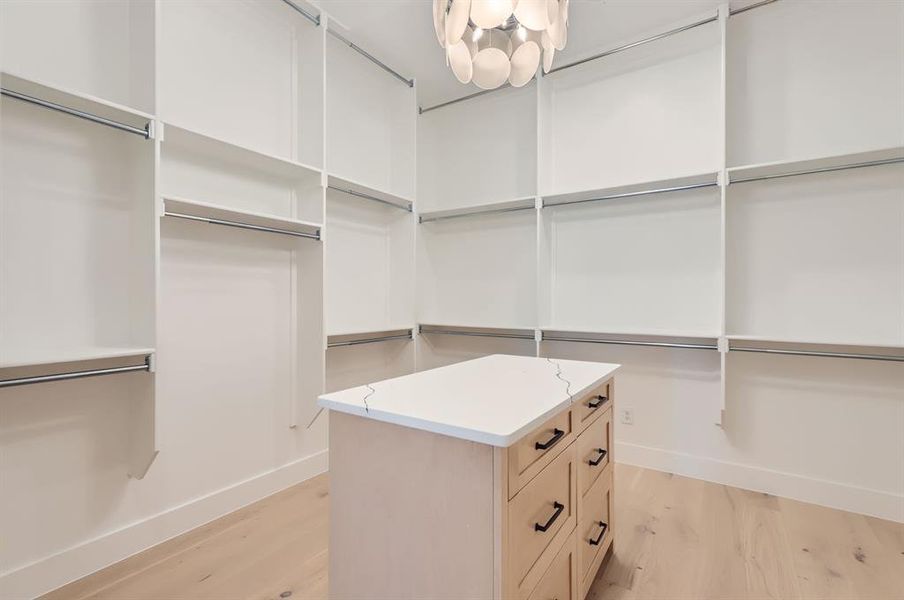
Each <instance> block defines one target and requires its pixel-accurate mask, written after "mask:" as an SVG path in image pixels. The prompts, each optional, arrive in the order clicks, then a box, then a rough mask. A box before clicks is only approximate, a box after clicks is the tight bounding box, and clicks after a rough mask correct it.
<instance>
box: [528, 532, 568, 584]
mask: <svg viewBox="0 0 904 600" xmlns="http://www.w3.org/2000/svg"><path fill="white" fill-rule="evenodd" d="M577 563H578V560H577V546H576V545H575V536H574V533H572V534H571V537H570V538H568V541H567V542H565V545H564V546H562V549H561V550H559V553H558V554H557V555H556V557H555V558H554V559H553V561H552V564H551V565H550V566H549V568H548V569H547V570H546V573H544V574H543V578H542V579H541V580H540V583H538V584H537V587H535V588H534V591H533V592H531V594H530V596H528V600H578V564H577Z"/></svg>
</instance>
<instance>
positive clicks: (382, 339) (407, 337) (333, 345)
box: [326, 331, 414, 348]
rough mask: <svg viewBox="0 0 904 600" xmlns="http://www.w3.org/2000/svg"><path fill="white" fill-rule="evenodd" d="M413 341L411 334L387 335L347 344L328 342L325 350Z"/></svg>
mask: <svg viewBox="0 0 904 600" xmlns="http://www.w3.org/2000/svg"><path fill="white" fill-rule="evenodd" d="M411 339H414V338H413V336H412V335H411V332H410V331H409V332H408V333H406V334H404V335H387V336H383V337H372V338H366V339H363V340H352V341H349V342H329V343H328V344H327V345H326V347H327V348H339V347H341V346H359V345H361V344H375V343H377V342H391V341H394V340H411Z"/></svg>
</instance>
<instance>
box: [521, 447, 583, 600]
mask: <svg viewBox="0 0 904 600" xmlns="http://www.w3.org/2000/svg"><path fill="white" fill-rule="evenodd" d="M574 450H575V448H574V444H572V445H571V446H569V447H568V448H565V449H564V450H563V451H562V452H561V453H560V454H559V456H558V457H556V459H555V460H553V461H552V462H551V463H550V464H549V465H548V466H547V467H546V468H545V469H543V471H542V472H541V473H540V474H539V475H537V476H536V477H535V478H534V479H533V480H531V482H530V483H528V484H527V485H526V486H525V487H524V489H522V490H521V491H520V492H518V494H517V495H516V496H515V497H514V498H512V499H511V500H510V501H509V503H508V540H509V543H508V545H507V547H508V549H509V557H508V563H509V572H510V573H511V575H512V577H513V581H514V583H515V585H516V587H517V589H518V590H519V592H523V591H525V590H526V591H528V592H529V591H530V590H532V589H533V588H534V585H535V584H536V581H537V580H538V579H539V577H540V575H542V573H543V572H544V570H545V567H543V565H544V564H545V565H548V564H549V560H551V558H552V556H554V555H555V552H556V551H557V550H558V548H559V545H560V544H561V543H562V542H563V540H565V539H566V538H567V537H568V536H569V535H570V534H571V533H572V531H573V530H574V527H575V525H576V524H577V502H576V496H577V481H576V477H577V474H576V468H575V466H576V465H575V451H574ZM547 549H549V550H550V553H547V554H546V555H545V559H546V560H545V561H541V562H540V564H538V567H541V568H542V569H543V570H540V571H539V572H538V571H536V570H534V572H533V573H531V577H527V576H528V572H529V571H531V569H532V567H533V566H534V565H535V564H536V563H537V562H538V559H540V557H541V555H544V551H546V550H547ZM518 595H519V596H522V597H524V596H526V594H523V595H522V594H521V593H519V594H518Z"/></svg>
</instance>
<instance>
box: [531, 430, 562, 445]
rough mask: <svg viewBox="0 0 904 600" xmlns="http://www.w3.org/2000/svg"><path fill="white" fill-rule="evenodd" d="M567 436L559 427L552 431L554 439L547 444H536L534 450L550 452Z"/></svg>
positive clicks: (546, 442)
mask: <svg viewBox="0 0 904 600" xmlns="http://www.w3.org/2000/svg"><path fill="white" fill-rule="evenodd" d="M563 435H565V432H564V431H562V430H561V429H559V428H558V427H557V428H555V429H553V430H552V437H551V438H549V439H548V440H546V441H545V442H542V443H541V442H537V443H535V444H534V448H535V449H537V450H549V449H550V448H552V447H553V446H555V445H556V442H558V441H559V440H561V439H562V436H563Z"/></svg>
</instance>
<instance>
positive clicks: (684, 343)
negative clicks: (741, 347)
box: [541, 328, 719, 350]
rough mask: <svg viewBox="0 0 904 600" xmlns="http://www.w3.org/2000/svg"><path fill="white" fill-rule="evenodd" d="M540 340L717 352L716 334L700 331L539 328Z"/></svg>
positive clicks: (717, 335)
mask: <svg viewBox="0 0 904 600" xmlns="http://www.w3.org/2000/svg"><path fill="white" fill-rule="evenodd" d="M541 333H542V341H548V342H578V343H587V344H609V345H615V346H650V347H660V348H686V349H692V350H717V349H718V345H717V340H718V337H719V334H718V333H715V332H703V331H666V330H661V329H657V330H646V331H643V330H635V331H615V330H605V331H587V330H574V329H555V328H543V329H541Z"/></svg>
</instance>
